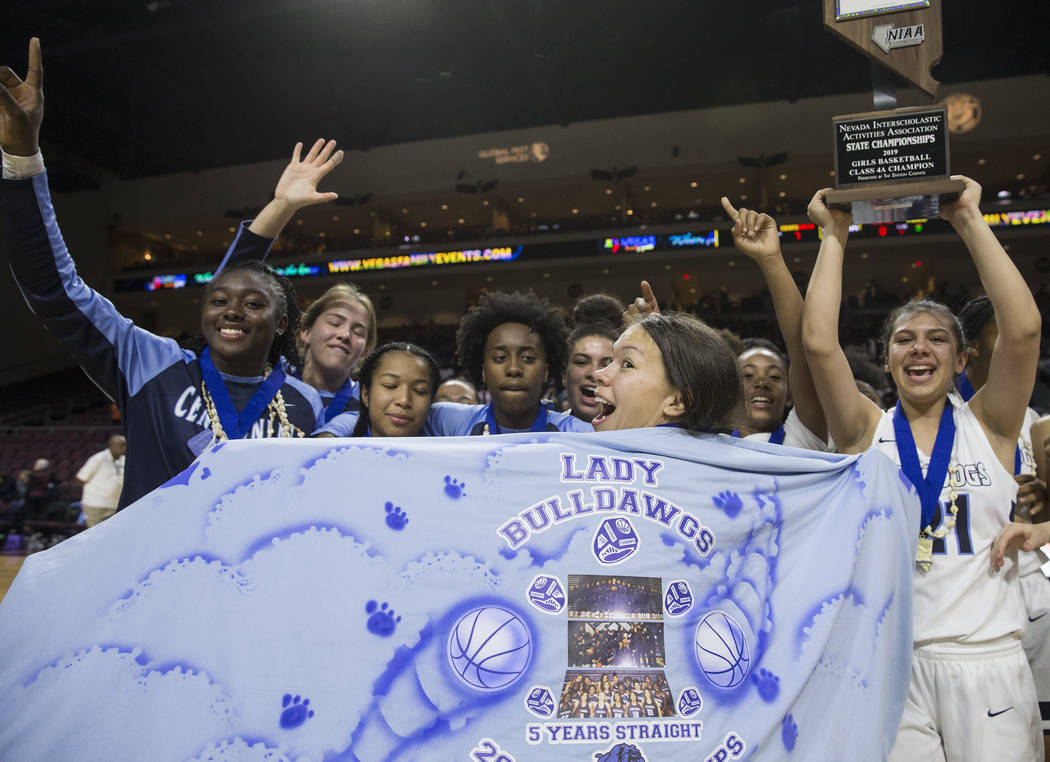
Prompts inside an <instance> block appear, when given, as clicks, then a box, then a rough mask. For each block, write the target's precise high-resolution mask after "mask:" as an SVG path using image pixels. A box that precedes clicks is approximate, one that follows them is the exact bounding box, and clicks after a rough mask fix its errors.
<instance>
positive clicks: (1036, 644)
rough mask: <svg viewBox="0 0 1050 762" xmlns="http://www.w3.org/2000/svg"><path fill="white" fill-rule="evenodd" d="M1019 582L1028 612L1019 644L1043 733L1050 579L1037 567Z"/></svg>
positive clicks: (1049, 690)
mask: <svg viewBox="0 0 1050 762" xmlns="http://www.w3.org/2000/svg"><path fill="white" fill-rule="evenodd" d="M1020 582H1021V597H1022V598H1024V605H1025V609H1026V611H1027V613H1028V622H1027V624H1026V626H1025V631H1024V640H1023V641H1022V645H1023V646H1024V653H1025V656H1026V657H1028V665H1029V666H1030V667H1031V668H1032V678H1033V679H1034V680H1035V695H1036V697H1037V698H1038V700H1039V714H1040V717H1041V718H1042V721H1043V733H1045V734H1047V735H1050V580H1048V579H1047V578H1046V577H1045V576H1044V575H1043V572H1042V570H1041V569H1036V570H1035V571H1034V572H1032V573H1031V574H1025V575H1024V576H1023V577H1021V579H1020Z"/></svg>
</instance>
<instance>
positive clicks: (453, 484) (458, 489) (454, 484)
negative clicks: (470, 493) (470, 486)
mask: <svg viewBox="0 0 1050 762" xmlns="http://www.w3.org/2000/svg"><path fill="white" fill-rule="evenodd" d="M466 488H467V485H466V484H464V483H463V482H461V481H460V480H459V479H453V478H452V477H451V476H446V477H445V494H446V495H448V496H449V497H450V498H452V499H453V500H459V499H460V498H461V497H466V495H467V493H466V492H465V491H464V490H465V489H466Z"/></svg>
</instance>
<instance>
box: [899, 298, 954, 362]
mask: <svg viewBox="0 0 1050 762" xmlns="http://www.w3.org/2000/svg"><path fill="white" fill-rule="evenodd" d="M923 312H926V313H929V314H930V315H933V316H934V317H936V318H940V319H941V320H943V321H944V323H945V324H946V325H947V326H948V330H949V331H951V334H952V336H953V337H955V351H956V352H958V353H960V354H961V353H962V352H963V350H965V349H966V332H965V331H964V330H963V327H962V323H960V322H959V318H957V317H956V316H955V313H954V312H952V311H951V310H950V309H948V307H946V306H945V305H943V304H941V303H940V302H935V301H933V300H932V299H914V300H912V301H910V302H908V303H907V304H902V305H901V306H900V307H898V308H897V309H895V310H894V311H893V312H891V313H890V314H889V317H887V318H886V322H885V323H883V325H882V354H883V357H886V356H888V355H889V347H890V339H891V338H892V336H893V327H894V326H895V325H897V323H898V322H899V321H901V320H904V319H907V318H910V317H912V316H913V315H919V314H921V313H923Z"/></svg>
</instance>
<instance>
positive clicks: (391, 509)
mask: <svg viewBox="0 0 1050 762" xmlns="http://www.w3.org/2000/svg"><path fill="white" fill-rule="evenodd" d="M384 510H385V511H386V525H387V526H388V527H390V528H391V529H393V530H394V531H397V532H400V531H401V530H402V529H404V528H405V524H407V523H408V514H407V513H405V512H404V511H403V510H401V506H399V505H394V504H393V503H391V502H387V504H386V506H385V507H384Z"/></svg>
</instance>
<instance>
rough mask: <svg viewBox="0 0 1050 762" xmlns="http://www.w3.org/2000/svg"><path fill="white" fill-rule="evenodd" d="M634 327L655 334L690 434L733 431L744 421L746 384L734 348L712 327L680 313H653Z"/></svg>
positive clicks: (679, 422) (680, 421)
mask: <svg viewBox="0 0 1050 762" xmlns="http://www.w3.org/2000/svg"><path fill="white" fill-rule="evenodd" d="M634 325H638V326H641V327H642V328H644V329H645V332H646V333H648V334H649V338H651V339H652V340H653V343H654V344H656V346H657V348H659V350H660V354H661V356H662V358H663V363H664V369H665V370H666V372H667V380H668V381H669V382H670V383H671V385H672V386H674V387H675V388H676V389H677V390H678V391H679V392H680V393H681V395H682V401H683V402H684V403H685V408H686V411H685V415H684V416H683V417H682V419H681V420H679V421H677V423H678V424H679V425H680V426H682V428H685V429H688V430H690V431H709V432H717V431H730V430H732V429H733V428H734V427H735V426H736V424H737V423H738V422H739V421H741V420H743V418H744V382H743V380H742V378H741V376H740V364H739V363H738V362H737V358H736V355H735V354H733V350H732V349H730V347H729V344H728V343H727V342H726V340H725V339H723V338H722V337H721V336H720V335H719V333H718V331H716V330H715V329H713V328H712V327H711V326H709V325H707V324H706V323H704V322H702V321H700V320H697V319H696V318H694V317H691V316H689V315H683V314H681V313H678V312H664V313H662V314H651V315H648V316H646V317H645V318H643V319H642V320H639V321H638V322H637V323H635V324H634Z"/></svg>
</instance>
